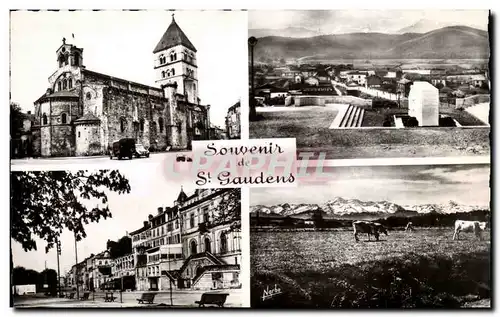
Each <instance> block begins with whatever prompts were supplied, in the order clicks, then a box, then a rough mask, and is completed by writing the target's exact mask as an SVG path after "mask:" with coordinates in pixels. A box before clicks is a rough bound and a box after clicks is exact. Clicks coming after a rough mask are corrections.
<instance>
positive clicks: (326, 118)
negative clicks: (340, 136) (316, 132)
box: [261, 106, 338, 137]
mask: <svg viewBox="0 0 500 317" xmlns="http://www.w3.org/2000/svg"><path fill="white" fill-rule="evenodd" d="M296 109H297V108H289V110H283V111H272V112H263V113H261V115H262V116H263V117H264V118H265V119H264V120H265V124H266V127H268V129H270V130H277V131H282V132H284V133H286V131H288V130H290V129H291V130H293V129H294V127H299V126H303V125H305V126H310V125H314V126H315V127H318V128H324V129H328V128H329V127H330V125H331V124H332V122H333V119H335V116H336V115H337V113H338V111H337V110H336V109H332V108H329V107H318V106H311V107H300V108H299V110H296ZM269 137H272V136H269Z"/></svg>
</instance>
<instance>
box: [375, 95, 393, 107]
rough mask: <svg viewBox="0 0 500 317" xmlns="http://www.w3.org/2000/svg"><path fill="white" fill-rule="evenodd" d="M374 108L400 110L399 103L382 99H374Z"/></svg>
mask: <svg viewBox="0 0 500 317" xmlns="http://www.w3.org/2000/svg"><path fill="white" fill-rule="evenodd" d="M372 108H398V103H397V102H395V101H393V100H387V99H383V98H380V97H375V98H373V101H372Z"/></svg>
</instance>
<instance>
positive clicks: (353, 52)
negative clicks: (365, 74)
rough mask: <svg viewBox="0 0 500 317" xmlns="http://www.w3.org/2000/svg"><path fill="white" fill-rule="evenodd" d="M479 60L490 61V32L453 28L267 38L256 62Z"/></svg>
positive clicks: (258, 49)
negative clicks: (310, 60)
mask: <svg viewBox="0 0 500 317" xmlns="http://www.w3.org/2000/svg"><path fill="white" fill-rule="evenodd" d="M268 57H270V58H272V59H280V58H285V59H297V58H303V57H310V58H321V59H382V58H387V59H389V58H390V59H412V58H413V59H415V58H422V59H431V58H432V59H453V58H463V59H476V58H488V57H489V40H488V32H486V31H482V30H479V29H475V28H471V27H466V26H450V27H444V28H440V29H437V30H433V31H430V32H427V33H404V34H385V33H350V34H332V35H320V36H313V37H307V38H289V37H283V36H266V37H262V38H259V42H258V43H257V45H256V46H255V59H256V60H257V61H259V60H260V59H265V58H268Z"/></svg>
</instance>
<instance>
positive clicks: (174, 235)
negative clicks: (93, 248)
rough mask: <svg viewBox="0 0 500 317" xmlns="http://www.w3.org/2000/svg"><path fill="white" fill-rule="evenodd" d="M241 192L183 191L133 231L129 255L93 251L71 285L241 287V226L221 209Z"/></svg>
mask: <svg viewBox="0 0 500 317" xmlns="http://www.w3.org/2000/svg"><path fill="white" fill-rule="evenodd" d="M236 190H237V189H198V190H196V191H195V192H193V193H192V194H190V195H187V194H186V193H185V192H184V191H183V190H182V189H181V191H180V193H179V195H178V197H177V199H176V201H175V202H174V203H173V205H172V206H169V207H159V208H158V210H157V212H156V213H155V215H153V214H150V215H149V216H148V220H147V221H143V224H142V226H141V227H140V228H139V229H137V230H135V231H132V232H130V233H129V234H128V236H129V237H130V240H131V247H132V252H131V253H130V254H125V255H123V256H120V257H116V258H112V257H111V256H110V252H109V250H106V251H103V252H100V253H99V254H97V255H94V254H91V255H90V256H89V257H88V258H86V259H84V260H83V261H81V262H79V263H78V264H77V265H73V267H72V268H71V270H70V271H69V272H68V274H67V284H68V287H70V288H73V289H76V286H77V285H78V287H79V290H80V291H94V290H95V291H98V290H103V289H109V288H111V289H122V290H127V289H131V290H138V291H165V290H169V289H170V288H172V289H185V290H210V289H228V288H240V287H241V283H240V265H241V245H240V243H241V242H240V240H241V235H240V230H239V229H237V228H235V227H234V219H232V220H231V219H227V220H226V219H225V218H224V217H223V215H225V212H226V211H227V210H221V208H219V204H221V202H222V201H223V200H228V199H229V197H230V196H231V193H232V192H231V191H236ZM233 193H234V192H233ZM235 203H236V204H240V202H239V201H237V202H235ZM222 206H227V205H222ZM228 214H229V213H228Z"/></svg>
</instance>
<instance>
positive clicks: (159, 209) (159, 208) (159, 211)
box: [158, 207, 163, 215]
mask: <svg viewBox="0 0 500 317" xmlns="http://www.w3.org/2000/svg"><path fill="white" fill-rule="evenodd" d="M162 212H163V207H158V214H159V215H161V214H162Z"/></svg>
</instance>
